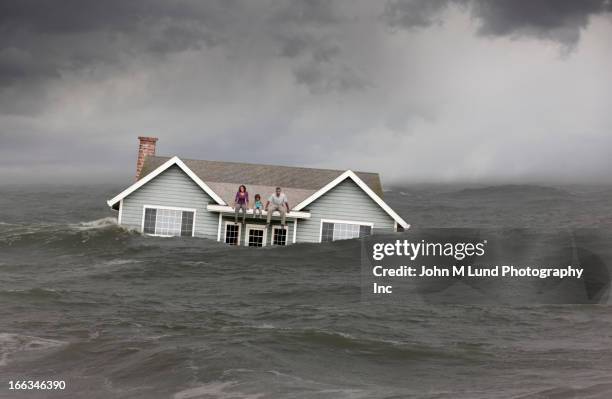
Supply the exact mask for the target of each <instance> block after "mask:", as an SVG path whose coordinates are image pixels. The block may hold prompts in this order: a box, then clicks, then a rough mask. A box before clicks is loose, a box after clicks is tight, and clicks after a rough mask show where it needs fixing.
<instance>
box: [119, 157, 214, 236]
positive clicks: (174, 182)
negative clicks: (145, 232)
mask: <svg viewBox="0 0 612 399" xmlns="http://www.w3.org/2000/svg"><path fill="white" fill-rule="evenodd" d="M209 203H211V204H214V203H215V201H214V200H213V199H212V198H211V197H210V196H209V195H208V194H206V193H205V192H204V191H203V190H202V189H201V188H200V187H199V186H198V185H197V184H196V183H195V182H194V181H193V180H191V178H189V176H187V174H185V172H183V171H182V170H181V169H180V168H179V167H178V166H176V165H174V166H171V167H170V168H168V169H167V170H166V171H164V172H163V173H161V174H160V175H159V176H156V177H155V178H154V179H153V180H151V181H150V182H148V183H147V184H145V185H144V186H142V187H140V188H139V189H138V190H136V191H134V192H133V193H132V194H130V195H128V196H127V197H125V198H124V199H123V202H122V209H121V224H122V225H124V226H127V227H129V228H133V229H136V230H138V231H141V230H142V217H143V207H144V205H158V206H170V207H180V208H193V209H195V210H196V214H195V229H194V235H195V236H196V237H205V238H211V239H214V240H216V239H217V226H218V224H219V214H218V213H215V212H209V211H208V210H207V209H206V206H207V205H208V204H209Z"/></svg>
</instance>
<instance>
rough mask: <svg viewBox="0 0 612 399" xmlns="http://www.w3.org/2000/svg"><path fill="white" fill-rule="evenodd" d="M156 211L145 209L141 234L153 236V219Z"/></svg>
mask: <svg viewBox="0 0 612 399" xmlns="http://www.w3.org/2000/svg"><path fill="white" fill-rule="evenodd" d="M156 215H157V209H155V208H145V215H144V227H143V229H142V230H143V232H144V233H146V234H155V218H156Z"/></svg>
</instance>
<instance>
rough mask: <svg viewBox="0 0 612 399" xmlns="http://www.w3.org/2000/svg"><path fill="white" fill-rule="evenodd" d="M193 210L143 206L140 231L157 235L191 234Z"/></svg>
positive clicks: (188, 235) (193, 219)
mask: <svg viewBox="0 0 612 399" xmlns="http://www.w3.org/2000/svg"><path fill="white" fill-rule="evenodd" d="M194 221H195V210H183V209H180V208H169V207H149V206H145V208H144V218H143V223H142V231H143V232H144V233H145V234H153V235H157V236H187V237H191V236H193V224H194Z"/></svg>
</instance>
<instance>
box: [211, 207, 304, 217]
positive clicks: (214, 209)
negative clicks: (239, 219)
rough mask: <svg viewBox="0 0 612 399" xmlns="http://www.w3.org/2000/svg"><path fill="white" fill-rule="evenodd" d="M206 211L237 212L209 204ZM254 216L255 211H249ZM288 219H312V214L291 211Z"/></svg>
mask: <svg viewBox="0 0 612 399" xmlns="http://www.w3.org/2000/svg"><path fill="white" fill-rule="evenodd" d="M206 210H208V211H211V212H220V213H232V214H233V213H235V212H236V211H235V210H234V208H232V207H231V206H227V205H214V204H208V205H207V206H206ZM252 214H253V210H252V209H247V215H252ZM262 214H263V215H264V216H266V215H268V211H262ZM272 215H273V216H280V212H278V211H275V212H274V213H273V214H272ZM287 217H288V218H294V219H310V212H301V211H291V212H289V213H287Z"/></svg>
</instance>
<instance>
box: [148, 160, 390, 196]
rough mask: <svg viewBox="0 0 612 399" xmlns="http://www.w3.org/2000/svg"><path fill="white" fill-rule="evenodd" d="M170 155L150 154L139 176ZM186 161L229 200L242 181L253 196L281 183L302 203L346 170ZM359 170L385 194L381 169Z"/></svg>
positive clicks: (211, 186) (375, 190) (263, 193)
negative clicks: (375, 170)
mask: <svg viewBox="0 0 612 399" xmlns="http://www.w3.org/2000/svg"><path fill="white" fill-rule="evenodd" d="M169 159H171V157H159V156H150V155H149V156H147V157H146V158H145V161H144V165H143V167H142V170H141V173H140V176H139V178H142V177H145V176H146V175H148V174H149V173H151V172H152V171H154V170H155V169H157V168H158V167H159V166H161V165H162V164H164V163H165V162H167V161H168V160H169ZM181 159H182V158H181ZM182 161H183V162H184V163H185V165H187V167H189V169H191V170H192V171H193V173H195V174H196V175H197V176H198V177H199V178H200V179H201V180H202V181H203V182H205V183H206V184H207V185H208V187H210V188H211V189H212V190H213V191H214V192H215V193H217V194H218V195H219V196H220V197H221V198H222V199H223V200H224V201H225V202H226V203H228V204H232V203H233V202H234V196H235V195H236V189H237V186H238V185H239V184H244V185H246V186H247V189H248V191H249V194H250V195H251V196H254V195H255V194H257V193H259V194H261V196H262V198H263V199H264V200H265V198H267V197H268V196H269V195H270V194H271V193H273V192H274V189H275V188H276V187H277V186H280V187H282V188H283V191H284V192H285V194H287V197H288V199H289V201H290V204H292V205H293V204H298V203H301V202H302V201H304V200H305V199H307V198H308V197H310V196H311V195H313V194H314V193H316V192H317V191H318V190H320V189H321V188H322V187H324V186H325V185H326V184H328V183H329V182H331V181H333V180H334V179H336V178H338V177H339V176H340V175H342V174H343V173H344V172H345V171H344V170H336V169H316V168H300V167H292V166H280V165H261V164H253V163H242V162H223V161H205V160H195V159H182ZM355 174H356V175H357V176H359V178H360V179H361V180H363V181H364V182H365V183H366V184H367V185H368V187H370V188H371V189H372V191H374V192H375V193H376V195H378V196H379V197H381V198H382V196H383V190H382V185H381V183H380V176H379V175H378V173H369V172H355Z"/></svg>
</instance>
